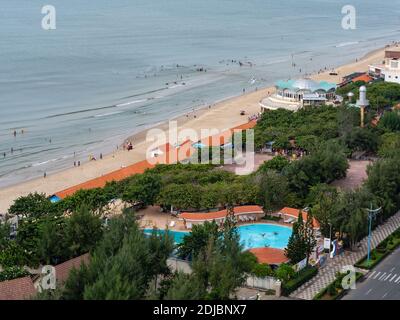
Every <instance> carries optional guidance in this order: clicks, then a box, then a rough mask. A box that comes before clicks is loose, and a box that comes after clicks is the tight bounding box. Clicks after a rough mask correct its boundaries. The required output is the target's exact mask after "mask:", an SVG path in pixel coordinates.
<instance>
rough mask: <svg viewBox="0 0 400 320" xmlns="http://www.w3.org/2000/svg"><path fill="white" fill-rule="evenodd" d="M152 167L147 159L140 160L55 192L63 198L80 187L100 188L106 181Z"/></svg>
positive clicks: (115, 179)
mask: <svg viewBox="0 0 400 320" xmlns="http://www.w3.org/2000/svg"><path fill="white" fill-rule="evenodd" d="M153 167H154V165H152V164H150V163H148V162H147V160H144V161H140V162H138V163H135V164H133V165H131V166H128V167H126V168H122V169H119V170H116V171H113V172H110V173H108V174H105V175H103V176H101V177H98V178H95V179H92V180H89V181H86V182H84V183H81V184H78V185H76V186H73V187H70V188H68V189H65V190H63V191H60V192H57V193H56V196H58V197H59V198H61V199H63V198H65V197H67V196H70V195H73V194H74V193H75V192H77V191H78V190H81V189H85V190H87V189H94V188H102V187H104V186H105V185H106V183H107V182H111V181H120V180H123V179H125V178H127V177H130V176H132V175H134V174H138V173H143V172H144V171H145V170H146V169H151V168H153Z"/></svg>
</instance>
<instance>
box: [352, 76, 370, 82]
mask: <svg viewBox="0 0 400 320" xmlns="http://www.w3.org/2000/svg"><path fill="white" fill-rule="evenodd" d="M372 80H374V79H372V78H371V77H370V76H369V75H367V74H363V75H361V76H358V77H356V78H354V79H353V80H352V82H357V81H364V82H365V83H369V82H371V81H372Z"/></svg>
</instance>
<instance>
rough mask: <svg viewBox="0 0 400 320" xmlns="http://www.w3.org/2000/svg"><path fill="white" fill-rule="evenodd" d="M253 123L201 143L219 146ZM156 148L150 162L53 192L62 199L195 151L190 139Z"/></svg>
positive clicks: (173, 161)
mask: <svg viewBox="0 0 400 320" xmlns="http://www.w3.org/2000/svg"><path fill="white" fill-rule="evenodd" d="M255 125H256V121H254V120H253V121H250V122H248V123H245V124H243V125H240V126H237V127H235V128H232V129H230V130H227V131H224V132H222V133H220V134H218V135H215V136H211V137H208V138H205V139H203V140H202V143H203V144H205V145H207V146H220V145H223V144H226V143H228V142H229V140H230V138H231V136H232V132H233V130H246V129H249V128H253V127H254V126H255ZM156 149H159V150H160V151H161V152H162V153H163V154H161V155H158V156H157V157H155V158H152V159H149V160H150V162H149V161H148V160H143V161H140V162H138V163H135V164H133V165H130V166H128V167H126V168H122V169H119V170H116V171H113V172H110V173H108V174H105V175H103V176H101V177H98V178H95V179H92V180H89V181H86V182H83V183H81V184H78V185H76V186H73V187H70V188H67V189H65V190H62V191H59V192H57V193H55V195H56V196H57V197H59V198H61V199H64V198H66V197H67V196H71V195H73V194H74V193H75V192H77V191H79V190H82V189H84V190H88V189H95V188H102V187H104V186H105V185H106V183H107V182H111V181H120V180H123V179H125V178H128V177H130V176H132V175H135V174H140V173H143V172H144V171H145V170H146V169H151V168H153V167H154V166H155V165H156V164H174V163H178V162H180V161H183V160H186V159H188V158H190V157H191V156H192V155H193V154H195V152H196V150H195V148H193V147H192V141H190V140H186V141H185V142H184V143H182V144H181V145H180V146H179V147H178V148H175V147H174V146H172V145H171V144H170V143H166V144H164V145H162V146H159V147H158V148H156Z"/></svg>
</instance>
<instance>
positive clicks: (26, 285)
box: [0, 276, 36, 300]
mask: <svg viewBox="0 0 400 320" xmlns="http://www.w3.org/2000/svg"><path fill="white" fill-rule="evenodd" d="M35 294H36V289H35V287H34V285H33V282H32V279H31V278H30V277H29V276H28V277H23V278H18V279H13V280H8V281H3V282H0V300H24V299H29V298H31V297H32V296H34V295H35Z"/></svg>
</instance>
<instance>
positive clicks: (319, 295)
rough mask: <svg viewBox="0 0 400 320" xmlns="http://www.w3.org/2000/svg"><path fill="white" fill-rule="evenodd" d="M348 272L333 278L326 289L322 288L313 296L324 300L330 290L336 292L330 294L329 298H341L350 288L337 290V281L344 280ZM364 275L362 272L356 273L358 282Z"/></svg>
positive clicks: (315, 298)
mask: <svg viewBox="0 0 400 320" xmlns="http://www.w3.org/2000/svg"><path fill="white" fill-rule="evenodd" d="M345 275H346V274H343V273H342V274H340V275H339V276H336V278H335V280H333V281H332V282H331V283H330V284H328V285H327V286H326V287H325V288H324V289H322V290H321V291H320V292H318V293H317V294H316V295H315V297H314V298H313V300H322V298H323V297H324V296H325V295H326V294H327V293H328V292H329V291H331V290H332V291H334V294H333V295H331V294H329V299H327V300H339V299H341V298H342V297H343V296H344V295H346V293H347V292H348V291H349V290H341V291H337V290H336V288H337V287H336V284H337V281H342V279H343V277H344V276H345ZM363 277H364V275H363V274H362V273H360V272H357V273H356V282H358V281H360V279H362V278H363Z"/></svg>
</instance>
